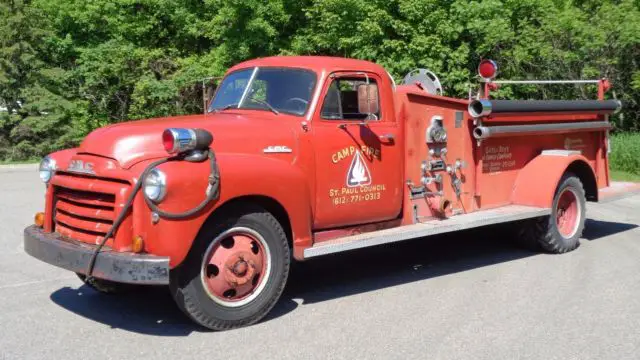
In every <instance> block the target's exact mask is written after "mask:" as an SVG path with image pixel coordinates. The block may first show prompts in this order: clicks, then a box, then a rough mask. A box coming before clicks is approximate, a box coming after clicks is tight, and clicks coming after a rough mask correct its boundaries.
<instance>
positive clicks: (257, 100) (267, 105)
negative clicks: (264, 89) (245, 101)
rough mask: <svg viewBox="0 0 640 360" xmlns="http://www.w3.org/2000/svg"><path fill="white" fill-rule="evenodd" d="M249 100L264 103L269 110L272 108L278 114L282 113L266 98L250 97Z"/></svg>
mask: <svg viewBox="0 0 640 360" xmlns="http://www.w3.org/2000/svg"><path fill="white" fill-rule="evenodd" d="M249 100H251V101H255V102H257V103H258V104H262V105H264V106H266V107H268V108H269V110H271V112H273V113H274V114H276V115H278V114H280V112H279V111H278V110H276V109H275V108H274V107H273V106H271V104H269V103H268V102H266V101H264V100H260V99H256V98H249Z"/></svg>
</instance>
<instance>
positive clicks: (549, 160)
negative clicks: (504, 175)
mask: <svg viewBox="0 0 640 360" xmlns="http://www.w3.org/2000/svg"><path fill="white" fill-rule="evenodd" d="M577 163H582V164H583V165H586V166H582V168H587V167H588V169H590V170H589V171H590V176H591V177H593V178H594V179H595V173H594V172H593V168H592V167H591V166H590V165H589V161H588V160H587V158H585V157H584V156H582V155H580V154H572V153H570V152H566V151H563V150H558V151H555V152H549V153H547V154H545V153H542V154H540V155H538V156H536V157H535V158H533V160H531V161H529V162H528V163H527V164H526V165H525V166H524V168H522V170H520V173H519V174H518V177H517V178H516V182H515V184H514V187H513V192H512V194H511V202H512V203H513V204H517V205H527V206H537V207H543V208H550V207H552V205H553V197H554V195H555V192H556V188H557V187H558V183H559V182H560V179H561V178H562V175H563V174H564V173H565V171H567V169H568V168H569V167H570V166H571V167H573V166H574V164H577Z"/></svg>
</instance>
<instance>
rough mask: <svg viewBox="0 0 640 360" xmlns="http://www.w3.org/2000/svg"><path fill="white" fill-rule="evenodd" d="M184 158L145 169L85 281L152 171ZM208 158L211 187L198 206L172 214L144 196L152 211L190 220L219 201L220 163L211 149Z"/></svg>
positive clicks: (170, 217)
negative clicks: (214, 201) (210, 204)
mask: <svg viewBox="0 0 640 360" xmlns="http://www.w3.org/2000/svg"><path fill="white" fill-rule="evenodd" d="M184 158H185V155H184V154H180V155H177V156H172V157H168V158H164V159H160V160H157V161H154V162H152V163H151V164H149V165H148V166H147V167H146V168H145V169H144V171H143V172H142V175H141V176H140V180H139V181H138V182H136V184H135V185H134V187H133V189H132V190H131V193H130V194H129V197H128V198H127V201H126V202H125V204H124V207H123V208H122V210H121V211H120V213H119V214H118V216H117V217H116V219H115V221H114V222H113V225H112V226H111V228H110V229H109V231H107V233H106V234H105V236H104V237H103V238H102V240H101V241H100V243H98V246H96V249H95V250H94V251H93V253H92V254H91V259H90V260H89V265H88V266H87V271H86V279H85V281H91V279H93V276H92V274H93V269H94V267H95V265H96V260H97V259H98V254H99V253H100V251H101V250H102V248H103V247H104V245H105V244H106V243H107V240H109V238H110V237H112V236H113V234H114V233H115V232H116V230H118V227H120V225H121V224H122V222H123V221H124V219H125V217H126V216H127V213H128V212H129V209H130V208H131V205H132V204H133V200H134V199H135V196H136V194H137V193H138V192H139V191H140V189H141V188H142V185H143V184H144V182H145V179H146V177H147V176H148V175H149V172H151V170H153V169H154V168H155V167H156V166H159V165H161V164H164V163H167V162H171V161H183V160H184ZM207 158H208V160H209V167H210V169H209V179H208V183H209V185H208V187H207V191H206V197H205V199H204V200H203V201H202V202H201V203H200V204H198V206H196V207H194V208H192V209H189V210H187V211H184V212H180V213H171V212H167V211H163V210H161V209H160V208H159V207H158V206H157V205H156V204H154V203H153V202H152V201H151V200H150V199H148V198H147V197H146V196H144V200H145V202H146V203H147V206H149V208H150V209H151V211H153V212H155V213H157V214H158V215H159V216H160V217H161V218H165V219H172V220H179V219H184V218H188V217H190V216H192V215H194V214H197V213H198V212H200V211H202V209H204V208H205V207H206V206H207V205H209V203H211V202H212V201H213V200H215V199H217V198H218V196H219V195H220V170H219V168H218V162H217V161H216V156H215V154H214V152H213V150H212V149H211V148H209V149H208V150H207Z"/></svg>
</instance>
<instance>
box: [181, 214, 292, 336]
mask: <svg viewBox="0 0 640 360" xmlns="http://www.w3.org/2000/svg"><path fill="white" fill-rule="evenodd" d="M236 226H243V227H247V228H250V229H252V230H254V231H256V232H258V233H259V234H260V235H261V236H262V237H263V238H264V240H265V241H266V243H267V246H268V247H269V251H270V253H271V264H272V265H271V266H272V267H271V272H270V275H269V277H268V278H267V279H266V281H267V283H266V285H265V288H264V289H263V290H262V291H261V293H260V294H259V295H258V296H257V297H256V298H255V299H253V300H252V301H251V302H249V303H247V304H245V305H242V306H239V307H226V306H224V305H221V304H218V303H216V302H214V301H213V300H212V299H211V298H210V297H209V295H208V293H207V292H206V290H205V289H204V287H203V285H202V281H201V280H200V266H201V264H202V258H203V256H204V255H205V252H206V249H207V247H208V246H209V245H210V243H211V242H212V241H213V240H214V239H215V238H216V237H217V236H218V235H219V234H221V233H222V232H224V231H226V230H228V229H230V228H232V227H236ZM290 264H291V252H290V249H289V242H288V240H287V236H286V234H285V232H284V230H283V228H282V226H281V225H280V223H279V222H278V220H277V219H276V218H275V217H274V216H273V215H271V214H270V213H269V212H267V211H266V210H264V209H263V208H261V207H258V206H253V205H249V206H247V205H245V206H242V207H239V208H235V209H232V210H230V211H226V212H225V214H224V216H218V219H213V221H210V222H207V223H206V224H205V225H204V226H203V229H202V230H201V231H200V233H199V234H198V236H197V238H196V240H195V241H194V244H193V246H192V247H191V250H190V251H189V254H188V255H187V258H186V259H185V261H184V262H183V263H182V264H181V265H180V266H178V267H177V268H175V269H173V270H172V271H171V274H170V275H171V281H170V285H169V287H170V290H171V294H172V295H173V298H174V300H175V301H176V303H177V305H178V307H179V308H180V309H181V310H182V311H183V312H184V313H185V314H187V316H189V317H190V318H191V319H192V320H193V321H194V322H196V323H197V324H199V325H202V326H204V327H206V328H208V329H211V330H229V329H234V328H238V327H243V326H247V325H251V324H254V323H256V322H258V321H260V320H261V319H262V318H263V317H264V316H266V315H267V313H269V311H270V310H271V309H272V308H273V307H274V305H275V304H276V303H277V301H278V299H279V298H280V295H282V292H283V290H284V287H285V285H286V282H287V278H288V276H289V267H290Z"/></svg>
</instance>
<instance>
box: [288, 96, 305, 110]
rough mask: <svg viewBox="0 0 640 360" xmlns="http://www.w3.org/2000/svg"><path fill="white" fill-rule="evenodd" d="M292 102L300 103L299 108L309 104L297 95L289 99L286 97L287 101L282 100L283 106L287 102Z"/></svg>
mask: <svg viewBox="0 0 640 360" xmlns="http://www.w3.org/2000/svg"><path fill="white" fill-rule="evenodd" d="M293 102H298V103H301V104H302V107H301V108H300V109H304V108H306V107H307V105H309V102H308V101H307V100H305V99H301V98H299V97H292V98H290V99H287V101H285V102H284V105H285V107H288V106H287V104H289V103H293Z"/></svg>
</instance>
